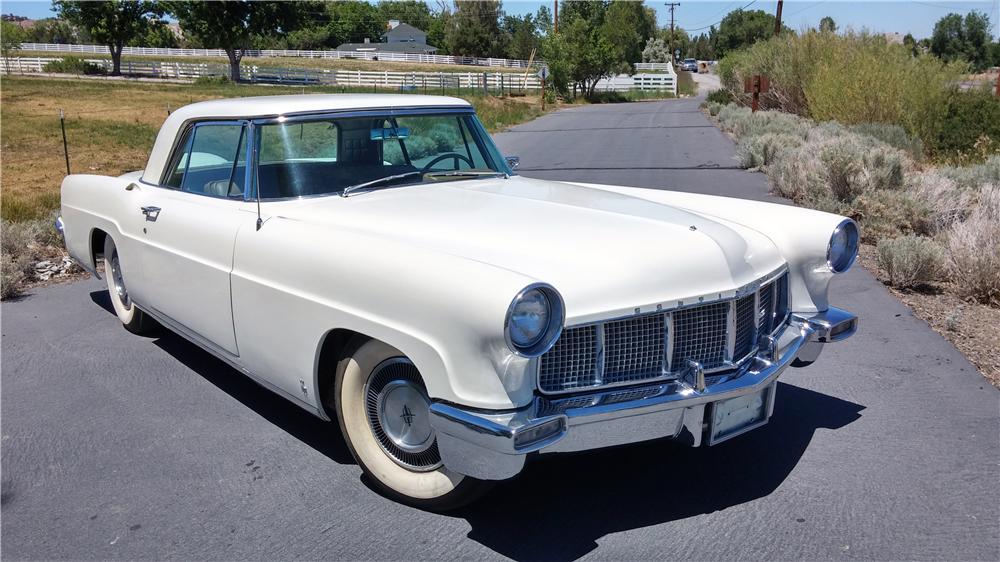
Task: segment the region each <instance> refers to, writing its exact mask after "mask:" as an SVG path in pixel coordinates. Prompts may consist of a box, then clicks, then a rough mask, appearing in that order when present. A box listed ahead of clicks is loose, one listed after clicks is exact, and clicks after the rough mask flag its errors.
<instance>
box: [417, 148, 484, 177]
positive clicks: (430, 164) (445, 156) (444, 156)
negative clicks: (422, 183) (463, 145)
mask: <svg viewBox="0 0 1000 562" xmlns="http://www.w3.org/2000/svg"><path fill="white" fill-rule="evenodd" d="M449 158H454V159H455V169H456V170H457V169H458V161H459V160H464V161H465V162H466V163H467V164H468V165H469V167H470V168H475V167H476V165H475V164H473V163H472V160H471V159H469V158H468V157H467V156H463V155H461V154H459V153H457V152H447V153H445V154H442V155H440V156H438V157H437V158H435V159H433V160H431V161H430V162H428V163H427V164H426V165H425V166H424V167H423V168H421V169H420V173H421V174H426V173H427V172H429V171H431V169H432V168H434V164H437V163H438V162H440V161H442V160H447V159H449Z"/></svg>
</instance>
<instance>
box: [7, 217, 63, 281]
mask: <svg viewBox="0 0 1000 562" xmlns="http://www.w3.org/2000/svg"><path fill="white" fill-rule="evenodd" d="M54 219H55V213H53V215H52V217H50V218H47V219H38V220H31V221H23V222H11V221H3V223H2V226H0V229H2V231H3V236H2V237H0V298H4V299H6V298H10V297H13V296H16V295H18V294H20V292H21V290H22V287H23V285H24V283H25V282H27V281H29V280H31V279H32V278H33V277H34V275H35V264H36V263H38V262H39V261H41V260H44V259H46V257H51V256H53V255H56V254H58V253H60V250H59V248H60V247H61V246H62V238H61V236H60V235H59V232H58V231H56V229H55V226H54V223H53V221H54Z"/></svg>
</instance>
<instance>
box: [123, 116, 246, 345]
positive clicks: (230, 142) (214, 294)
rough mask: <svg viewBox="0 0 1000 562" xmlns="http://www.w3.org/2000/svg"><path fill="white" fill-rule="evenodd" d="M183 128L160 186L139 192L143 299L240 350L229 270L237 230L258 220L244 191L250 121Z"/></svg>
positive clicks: (174, 319)
mask: <svg viewBox="0 0 1000 562" xmlns="http://www.w3.org/2000/svg"><path fill="white" fill-rule="evenodd" d="M184 135H185V138H184V139H182V142H180V143H178V148H177V149H176V152H175V154H174V155H173V157H172V158H171V160H170V163H169V164H168V168H167V173H166V174H165V177H164V178H163V180H162V181H161V184H162V185H161V187H160V188H155V189H145V190H143V193H142V194H141V196H140V199H141V200H142V208H141V213H142V214H143V215H144V217H145V220H144V223H143V224H144V228H143V231H142V235H141V240H142V245H141V252H142V267H143V272H142V277H143V282H144V285H145V288H146V293H145V295H144V296H145V299H146V302H144V303H141V304H144V305H145V306H147V307H149V308H151V309H153V311H154V313H158V314H159V315H160V316H164V317H166V318H167V319H168V320H169V321H172V322H173V323H175V324H178V325H180V326H181V327H183V328H185V329H187V330H188V331H190V332H193V333H194V334H195V335H197V336H200V337H201V338H202V339H204V340H206V341H207V342H209V343H211V344H214V345H215V346H217V347H218V348H220V349H222V350H224V351H226V352H228V353H229V354H231V355H239V349H238V348H237V345H236V336H235V333H234V329H233V310H232V298H231V292H230V274H231V273H232V270H233V247H234V244H235V240H236V233H237V232H238V231H239V229H240V228H246V227H249V228H253V227H254V223H255V220H256V214H255V213H254V212H253V210H252V209H251V208H250V205H249V204H248V203H246V202H245V201H244V197H243V186H244V185H245V177H246V162H247V159H246V156H247V135H248V125H247V124H246V123H244V122H210V123H199V124H197V125H194V126H192V127H189V128H188V130H186V131H185V133H184Z"/></svg>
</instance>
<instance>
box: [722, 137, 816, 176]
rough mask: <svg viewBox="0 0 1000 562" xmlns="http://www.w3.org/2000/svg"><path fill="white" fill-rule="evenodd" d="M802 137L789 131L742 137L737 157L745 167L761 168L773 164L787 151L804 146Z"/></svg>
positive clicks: (737, 148)
mask: <svg viewBox="0 0 1000 562" xmlns="http://www.w3.org/2000/svg"><path fill="white" fill-rule="evenodd" d="M803 142H804V141H803V140H802V137H801V136H799V135H795V134H788V133H764V134H763V135H757V136H752V137H746V138H743V139H740V141H739V144H738V145H737V147H736V157H737V158H738V159H739V161H740V166H741V167H743V168H760V167H763V166H768V165H770V164H773V163H774V162H776V161H777V160H778V158H779V157H780V156H781V155H782V154H783V153H784V152H786V151H788V150H791V149H793V148H798V147H799V146H802V143H803Z"/></svg>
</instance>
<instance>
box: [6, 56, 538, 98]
mask: <svg viewBox="0 0 1000 562" xmlns="http://www.w3.org/2000/svg"><path fill="white" fill-rule="evenodd" d="M57 60H60V58H57V57H11V58H10V59H8V60H6V61H3V62H0V73H3V74H7V73H10V74H25V73H38V72H44V71H45V65H47V64H48V63H50V62H52V61H57ZM84 60H85V61H86V62H88V63H91V64H94V65H96V66H98V67H100V68H102V69H104V70H105V71H110V70H111V68H112V66H111V61H110V60H108V59H103V58H102V59H84ZM240 68H241V74H242V76H243V78H244V79H245V80H249V81H250V82H254V83H265V84H292V85H323V86H344V87H351V88H355V87H357V88H386V89H391V90H416V91H427V92H429V93H432V92H435V91H441V90H475V89H479V90H489V91H492V92H506V91H519V90H537V89H539V88H540V87H541V83H540V81H539V79H538V77H537V76H535V75H534V74H532V73H529V74H528V76H527V78H525V77H524V76H523V75H521V74H508V73H499V72H393V71H364V70H333V69H321V68H317V69H307V68H271V67H262V66H257V65H242V66H241V67H240ZM121 70H122V73H124V74H126V75H130V76H142V77H151V78H170V79H181V80H194V79H196V78H199V77H202V76H229V65H225V64H206V63H182V62H168V61H163V62H156V61H142V62H129V61H123V62H122V67H121Z"/></svg>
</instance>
